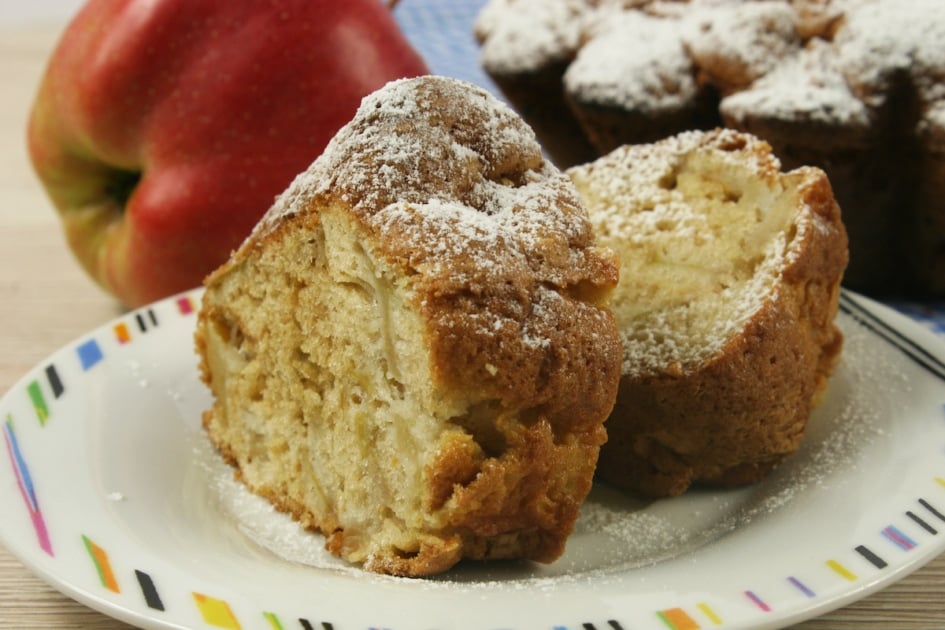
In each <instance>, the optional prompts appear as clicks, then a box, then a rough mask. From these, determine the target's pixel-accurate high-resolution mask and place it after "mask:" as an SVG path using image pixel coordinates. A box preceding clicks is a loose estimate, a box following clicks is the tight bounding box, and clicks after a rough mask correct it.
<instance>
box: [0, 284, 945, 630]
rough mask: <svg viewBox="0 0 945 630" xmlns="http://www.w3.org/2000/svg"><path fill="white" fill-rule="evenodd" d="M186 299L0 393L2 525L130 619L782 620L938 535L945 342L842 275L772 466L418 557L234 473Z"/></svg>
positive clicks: (24, 551) (836, 597) (903, 562)
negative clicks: (533, 554)
mask: <svg viewBox="0 0 945 630" xmlns="http://www.w3.org/2000/svg"><path fill="white" fill-rule="evenodd" d="M198 300H199V293H197V292H192V293H188V294H185V295H182V296H179V297H175V298H172V299H168V300H165V301H162V302H159V303H157V304H154V305H153V306H151V307H148V308H144V309H141V310H138V311H135V312H132V313H129V314H128V315H126V316H124V317H122V318H120V319H118V320H116V321H114V322H112V323H110V324H108V325H107V326H104V327H102V328H100V329H98V330H96V331H94V332H92V333H90V334H89V335H88V336H86V337H83V338H81V339H79V340H77V341H76V342H75V343H73V344H71V345H69V346H67V347H65V348H63V349H62V350H60V351H58V352H56V353H55V354H53V355H52V356H50V357H49V359H48V360H46V361H44V362H43V363H42V364H40V365H39V366H37V367H36V368H35V369H34V370H32V371H31V372H30V373H29V374H27V375H26V376H25V377H24V378H23V379H22V380H21V381H20V382H19V383H18V384H17V385H16V386H15V387H14V388H13V389H12V390H11V391H10V392H9V393H8V394H7V395H6V396H5V397H4V398H3V399H2V400H0V422H2V430H3V442H4V445H5V448H4V449H3V451H5V452H2V453H0V514H2V515H3V517H2V519H0V542H2V543H3V544H4V545H6V546H7V547H8V548H9V549H10V550H11V551H12V552H13V553H14V554H16V555H17V556H18V557H19V558H20V559H21V560H22V561H23V563H24V564H26V565H27V566H28V567H30V568H31V569H32V570H33V571H35V572H36V573H37V574H38V575H40V576H41V577H43V578H44V579H46V580H47V581H49V582H50V583H51V584H52V585H53V586H55V587H56V588H58V589H60V590H61V591H63V592H64V593H66V594H68V595H70V596H72V597H74V598H75V599H77V600H79V601H80V602H83V603H85V604H87V605H89V606H91V607H93V608H96V609H99V610H101V611H103V612H105V613H106V614H109V615H112V616H114V617H117V618H120V619H123V620H125V621H128V622H130V623H132V624H135V625H137V626H140V627H146V628H214V627H222V628H267V629H270V630H272V629H277V630H278V629H283V628H284V629H288V628H303V629H305V628H319V629H321V630H326V629H336V630H342V629H347V628H361V629H367V628H389V629H407V628H440V629H448V628H457V629H460V628H470V629H472V628H476V629H483V630H484V629H499V628H505V629H525V628H547V629H552V628H553V629H585V630H586V629H592V628H593V629H599V630H604V629H607V630H620V629H625V630H630V629H631V628H633V629H635V630H644V629H654V630H666V629H667V628H670V629H671V630H692V629H696V628H743V627H751V628H768V627H770V628H774V627H781V626H785V625H788V624H790V623H794V622H797V621H799V620H802V619H805V618H809V617H812V616H815V615H817V614H820V613H823V612H825V611H827V610H829V609H832V608H836V607H838V606H840V605H843V604H845V603H848V602H850V601H852V600H855V599H858V598H860V597H863V596H865V595H866V594H868V593H870V592H872V591H875V590H877V589H879V588H881V587H883V586H885V585H888V584H889V583H891V582H893V581H895V580H897V579H898V578H900V577H902V576H904V575H905V574H907V573H908V572H910V571H912V570H914V569H916V568H917V567H919V566H921V565H922V564H923V563H925V562H927V561H928V560H930V559H931V558H933V557H934V556H935V555H936V554H938V553H939V552H941V551H942V549H943V547H945V411H943V408H945V407H943V405H945V382H943V376H945V366H943V365H942V362H941V361H942V359H943V358H945V344H943V342H942V341H941V340H940V339H938V338H937V337H936V336H934V335H933V334H932V333H930V332H928V331H927V330H925V329H923V328H921V327H920V326H918V325H916V324H914V323H912V322H911V321H910V320H908V319H906V318H904V317H902V316H901V315H898V314H896V313H894V312H892V311H890V310H889V309H887V308H885V307H881V306H879V305H877V304H875V303H873V302H871V301H869V300H867V299H865V298H861V297H858V296H854V295H849V294H848V295H846V296H844V300H843V302H842V306H843V313H842V314H841V316H840V322H841V325H842V327H843V329H844V332H845V334H846V337H847V344H846V349H845V353H844V358H843V361H842V364H841V365H840V367H839V370H838V372H837V374H836V376H835V377H834V378H833V380H832V382H831V384H830V388H829V391H828V396H827V400H826V402H825V404H824V405H823V406H822V407H820V408H819V409H818V410H817V412H816V413H815V415H814V417H813V418H812V420H811V424H810V428H809V433H808V436H807V439H806V440H805V442H804V446H803V448H802V450H801V452H800V453H798V455H797V456H795V457H794V458H792V459H790V460H789V461H788V462H787V463H785V464H784V465H782V466H781V467H780V468H779V469H778V470H776V471H775V473H774V474H773V475H772V476H771V477H770V478H768V479H767V480H765V481H763V482H762V483H760V484H757V485H755V486H753V487H751V488H748V489H742V490H735V491H711V492H710V491H705V490H702V491H693V492H691V493H688V494H686V495H684V496H682V497H679V498H675V499H671V500H663V501H657V502H654V503H650V504H643V503H639V502H635V501H633V500H630V499H627V498H625V497H622V496H621V495H619V494H617V493H614V492H608V491H607V490H605V489H604V488H596V489H595V490H594V491H593V493H592V496H591V497H590V499H589V501H588V502H587V504H586V506H585V509H584V510H583V511H582V516H581V519H580V520H579V523H578V526H577V530H576V532H575V534H574V536H573V537H572V538H571V540H570V541H569V544H568V549H567V552H566V554H565V556H564V557H563V558H562V559H561V560H559V561H558V562H556V563H554V564H552V565H549V566H540V565H532V564H528V563H496V564H486V565H482V564H471V565H462V566H460V567H459V568H457V569H456V570H454V571H452V572H450V573H448V574H447V575H445V576H442V577H440V578H437V579H429V580H410V579H400V578H390V577H383V576H375V575H368V574H365V573H363V572H361V571H359V570H357V569H354V568H351V567H348V566H345V565H344V564H343V563H341V562H339V561H337V560H335V559H334V558H331V557H329V556H328V555H327V554H326V553H325V552H324V551H322V549H321V545H322V540H321V538H320V537H319V536H316V535H312V534H307V533H303V532H301V531H300V530H299V529H298V528H297V527H296V526H295V524H294V523H292V522H291V521H290V520H289V519H287V518H285V517H284V516H283V515H281V514H278V513H274V512H272V511H271V510H270V509H269V508H268V504H266V503H265V502H263V501H262V500H260V499H257V498H256V497H254V496H252V495H250V494H249V493H248V492H246V491H245V490H243V488H242V487H241V486H239V485H238V484H237V483H236V482H234V481H233V479H232V472H231V470H230V469H229V468H228V467H227V466H225V465H224V464H222V463H221V461H220V460H219V458H218V457H217V456H216V454H215V453H214V452H213V450H212V448H210V447H209V446H208V444H207V442H206V440H205V438H204V436H203V434H202V432H201V430H200V415H201V412H202V410H203V409H204V408H206V406H207V405H208V402H209V396H208V394H207V392H206V391H205V389H204V388H203V386H202V384H200V382H199V380H198V378H197V371H196V367H195V365H196V360H195V356H194V353H193V350H192V340H191V335H192V330H193V324H194V319H195V314H194V310H195V308H196V307H197V304H198ZM910 340H912V341H910ZM286 558H292V560H288V559H286Z"/></svg>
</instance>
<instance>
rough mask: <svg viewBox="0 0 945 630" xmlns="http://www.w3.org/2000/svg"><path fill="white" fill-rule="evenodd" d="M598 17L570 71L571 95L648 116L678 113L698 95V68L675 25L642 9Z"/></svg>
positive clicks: (567, 77)
mask: <svg viewBox="0 0 945 630" xmlns="http://www.w3.org/2000/svg"><path fill="white" fill-rule="evenodd" d="M596 17H597V19H596V20H595V21H594V22H593V26H592V27H590V28H589V34H588V37H589V41H588V42H587V43H586V44H585V45H584V46H583V47H582V48H581V49H580V51H578V54H577V57H576V58H575V60H574V62H573V63H572V64H571V65H570V66H569V67H568V70H567V72H565V75H564V85H565V88H566V90H567V91H568V92H570V93H577V94H581V95H582V98H584V99H587V100H589V101H593V102H595V103H600V104H603V105H609V106H614V107H625V108H628V109H635V110H640V111H643V112H660V111H663V110H667V109H678V108H681V107H683V106H685V104H687V103H688V102H690V101H691V100H692V99H693V98H694V97H695V95H696V93H697V91H698V90H697V86H696V82H695V77H694V74H695V73H694V67H693V65H692V61H691V60H690V59H689V57H688V56H687V55H686V52H685V50H684V49H683V45H682V41H681V40H680V39H679V37H678V36H677V28H678V24H676V23H675V21H673V20H668V19H664V18H658V17H652V16H649V15H647V14H645V13H642V12H638V11H630V12H623V11H620V12H615V13H602V14H599V15H597V16H596ZM627 77H633V80H632V81H628V80H627Z"/></svg>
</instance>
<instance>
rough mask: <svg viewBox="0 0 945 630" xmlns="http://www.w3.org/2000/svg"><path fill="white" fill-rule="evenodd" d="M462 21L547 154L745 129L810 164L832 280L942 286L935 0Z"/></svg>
mask: <svg viewBox="0 0 945 630" xmlns="http://www.w3.org/2000/svg"><path fill="white" fill-rule="evenodd" d="M476 32H477V36H478V37H479V39H480V41H481V42H482V44H481V63H482V65H483V67H484V69H485V70H486V72H487V73H488V74H489V75H491V76H492V77H493V78H494V79H495V81H496V83H497V84H498V85H499V87H500V88H501V89H502V90H503V92H504V93H505V95H506V96H507V97H508V99H509V101H510V102H512V103H513V104H514V105H515V107H516V108H517V109H518V110H519V111H520V112H521V113H522V115H523V116H524V117H525V119H526V120H528V121H529V122H530V123H532V124H533V125H534V126H535V129H536V131H537V132H538V136H539V140H540V141H541V142H542V144H543V145H544V146H545V147H546V149H547V150H548V152H549V154H550V155H551V156H552V157H553V158H554V159H555V161H556V163H557V164H558V166H561V167H568V166H571V165H575V164H581V163H584V162H587V161H590V160H591V159H594V158H595V157H597V156H599V155H603V154H605V153H608V152H610V151H612V150H613V149H615V148H617V147H618V146H621V145H623V144H642V143H649V142H655V141H657V140H660V139H662V138H665V137H667V136H670V135H674V134H677V133H680V132H682V131H687V130H692V129H704V130H708V129H714V128H716V127H720V126H726V127H729V128H733V129H737V130H740V131H745V132H749V133H752V134H753V135H756V136H758V137H760V138H762V139H764V140H765V141H767V142H768V143H769V144H771V146H772V147H773V149H774V152H775V154H776V155H777V156H778V157H779V159H780V160H781V161H782V163H783V164H784V166H785V168H787V169H792V168H796V167H798V166H804V165H811V166H817V167H819V168H821V169H823V170H824V171H825V172H826V173H827V176H828V177H829V179H830V182H831V186H832V188H833V190H834V194H835V196H836V199H837V201H838V202H839V204H840V207H841V208H843V210H844V223H845V224H846V227H847V230H848V232H849V239H850V265H849V268H848V269H847V272H846V274H845V280H844V282H845V284H846V285H847V286H848V287H850V288H852V289H856V290H859V291H864V292H868V293H871V294H873V295H886V296H889V295H905V294H911V295H933V296H943V295H945V183H943V182H945V87H943V85H945V11H943V10H942V3H941V0H910V1H909V2H901V1H899V0H676V1H672V0H490V2H488V3H487V5H486V6H485V7H484V9H483V10H482V12H481V14H480V16H479V19H478V21H477V24H476ZM548 112H553V117H552V116H548V117H545V115H544V114H545V113H548Z"/></svg>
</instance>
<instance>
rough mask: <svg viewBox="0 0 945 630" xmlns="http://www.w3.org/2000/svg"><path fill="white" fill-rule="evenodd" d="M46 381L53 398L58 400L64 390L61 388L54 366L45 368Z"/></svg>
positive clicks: (60, 380)
mask: <svg viewBox="0 0 945 630" xmlns="http://www.w3.org/2000/svg"><path fill="white" fill-rule="evenodd" d="M46 380H47V381H49V388H50V389H51V390H52V393H53V398H59V397H60V396H62V393H63V392H64V391H66V388H65V387H63V386H62V379H60V378H59V372H57V371H56V366H55V365H51V364H50V365H47V366H46Z"/></svg>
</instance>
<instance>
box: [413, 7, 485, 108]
mask: <svg viewBox="0 0 945 630" xmlns="http://www.w3.org/2000/svg"><path fill="white" fill-rule="evenodd" d="M485 3H486V0H401V1H400V2H399V4H398V5H397V8H396V9H394V17H396V18H397V21H398V22H399V23H400V27H401V28H402V29H403V31H404V33H405V34H406V35H407V38H408V39H409V40H410V41H411V43H412V44H413V45H414V48H416V49H417V51H418V52H419V53H420V54H421V55H422V56H423V58H424V59H425V60H426V62H427V65H428V66H429V67H430V71H431V72H432V73H433V74H438V75H441V76H445V77H454V78H457V79H463V80H465V81H469V82H470V83H474V84H476V85H478V86H480V87H483V88H485V89H487V90H489V91H490V92H492V93H493V94H495V95H496V96H499V97H501V96H502V94H501V93H500V92H499V90H498V89H497V88H496V86H495V84H494V83H493V82H492V80H491V79H490V78H489V77H488V75H486V73H485V72H483V70H482V67H481V66H480V65H479V45H478V44H477V43H476V38H475V36H474V35H473V22H475V20H476V16H477V15H478V14H479V11H480V10H482V7H483V5H485Z"/></svg>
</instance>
